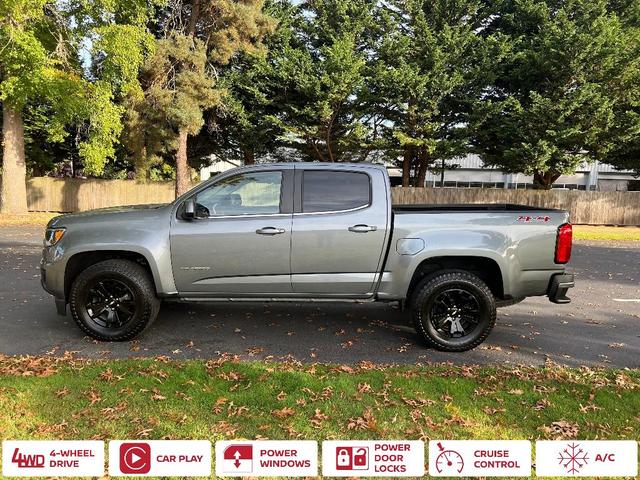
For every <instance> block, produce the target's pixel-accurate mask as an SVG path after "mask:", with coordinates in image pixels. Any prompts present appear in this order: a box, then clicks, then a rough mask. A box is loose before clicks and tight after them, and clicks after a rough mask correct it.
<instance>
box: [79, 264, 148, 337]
mask: <svg viewBox="0 0 640 480" xmlns="http://www.w3.org/2000/svg"><path fill="white" fill-rule="evenodd" d="M69 304H70V307H71V315H72V316H73V319H74V320H75V322H76V323H77V324H78V326H79V327H80V328H81V329H82V330H83V331H84V332H85V333H87V334H88V335H89V336H91V337H93V338H95V339H97V340H103V341H114V342H119V341H125V340H130V339H132V338H133V337H135V336H136V335H138V334H139V333H141V332H142V331H143V330H144V329H145V328H147V327H148V326H149V325H151V323H152V322H153V321H154V320H155V318H156V316H157V315H158V311H159V310H160V300H158V298H157V297H156V295H155V289H154V287H153V283H152V281H151V279H150V278H149V274H148V273H147V271H146V270H145V269H144V268H143V267H142V266H141V265H139V264H137V263H135V262H132V261H130V260H120V259H117V260H106V261H103V262H99V263H96V264H95V265H92V266H90V267H89V268H87V269H86V270H84V271H82V272H81V273H80V275H78V277H77V278H76V280H75V281H74V282H73V285H72V286H71V292H70V295H69Z"/></svg>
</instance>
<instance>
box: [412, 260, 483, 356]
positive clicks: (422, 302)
mask: <svg viewBox="0 0 640 480" xmlns="http://www.w3.org/2000/svg"><path fill="white" fill-rule="evenodd" d="M450 288H455V289H459V290H463V291H466V292H469V293H470V294H471V295H473V297H475V299H476V300H477V302H478V306H479V315H478V316H477V318H478V323H477V326H476V327H475V328H474V330H473V331H472V332H471V333H470V334H468V335H466V336H464V337H461V338H455V339H447V338H444V337H443V335H441V334H440V333H439V332H438V331H437V329H436V328H435V326H434V325H433V324H432V323H431V321H430V319H429V318H428V316H429V313H428V312H427V311H425V308H427V309H428V308H429V304H430V302H433V300H434V299H435V298H436V296H438V295H439V294H440V293H442V292H444V291H446V290H448V289H450ZM411 309H412V312H413V320H414V326H415V329H416V331H417V332H418V334H419V335H420V336H421V337H422V339H423V340H424V341H425V342H426V343H427V345H429V346H431V347H433V348H436V349H437V350H441V351H445V352H464V351H467V350H471V349H473V348H476V347H477V346H478V345H480V344H481V343H482V342H484V341H485V339H486V338H487V337H488V336H489V333H490V332H491V330H492V329H493V327H494V325H495V323H496V304H495V298H494V296H493V294H492V293H491V290H490V289H489V287H487V285H486V283H484V282H483V281H482V280H481V279H480V278H478V277H477V276H476V275H474V274H472V273H469V272H466V271H461V270H445V271H442V272H441V273H438V274H435V275H432V276H430V277H429V278H426V279H424V280H423V281H422V282H421V283H420V284H419V285H418V286H417V287H416V289H415V290H414V294H413V296H412V298H411Z"/></svg>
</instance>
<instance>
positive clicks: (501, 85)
mask: <svg viewBox="0 0 640 480" xmlns="http://www.w3.org/2000/svg"><path fill="white" fill-rule="evenodd" d="M487 4H488V6H487V9H488V12H489V15H487V18H488V19H489V23H488V25H487V27H486V28H485V29H484V30H483V34H492V33H493V32H501V33H502V34H504V35H507V36H508V38H509V41H510V44H511V46H512V50H511V54H510V55H508V56H507V57H505V58H504V59H503V61H501V62H500V63H498V64H496V68H497V70H498V77H497V80H496V82H495V85H494V86H493V87H492V88H491V90H490V91H488V92H486V94H485V95H484V97H483V101H482V103H481V105H480V107H479V108H478V109H477V111H476V115H477V116H476V128H475V139H474V141H475V144H476V146H477V147H478V151H479V152H480V154H481V156H482V158H483V160H484V162H485V163H486V164H488V165H494V166H498V167H500V168H502V169H503V170H505V171H507V172H524V173H526V174H530V175H533V178H534V185H535V186H536V187H537V188H543V189H549V188H551V186H552V184H553V182H555V180H556V179H557V178H558V177H559V176H560V175H562V174H570V173H573V172H575V170H576V168H577V166H578V165H580V163H582V162H585V161H587V162H588V161H592V160H594V159H604V158H606V155H607V152H608V151H609V150H610V149H611V147H612V145H613V143H614V139H615V136H614V135H612V127H613V125H614V124H615V117H616V103H617V102H618V100H617V98H616V96H617V93H616V92H621V91H622V90H624V89H626V88H628V85H627V81H628V73H629V72H630V69H634V68H635V69H637V66H634V65H635V62H636V61H637V57H636V58H635V60H633V61H631V62H630V56H629V53H630V52H629V50H628V45H627V41H628V40H629V36H628V34H627V32H625V29H624V28H623V25H622V23H621V21H620V19H619V17H618V16H617V15H616V14H615V12H612V11H609V10H608V9H607V6H608V5H607V1H606V0H569V1H559V0H501V1H496V2H493V1H492V2H487ZM636 41H637V40H636ZM636 51H637V50H636ZM636 91H637V89H636Z"/></svg>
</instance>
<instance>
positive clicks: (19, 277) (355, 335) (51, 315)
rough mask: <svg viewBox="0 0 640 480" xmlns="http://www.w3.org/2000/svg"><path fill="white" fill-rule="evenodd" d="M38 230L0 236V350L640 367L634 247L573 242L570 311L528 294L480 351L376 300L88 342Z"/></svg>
mask: <svg viewBox="0 0 640 480" xmlns="http://www.w3.org/2000/svg"><path fill="white" fill-rule="evenodd" d="M40 235H41V229H35V228H6V227H5V228H0V332H2V333H1V334H0V352H1V353H5V354H45V353H51V354H56V353H63V352H64V351H76V352H78V354H79V355H82V356H87V357H103V358H116V357H129V356H141V355H144V356H153V355H167V356H170V357H173V358H193V357H204V358H211V357H217V355H218V354H219V353H220V352H230V353H235V354H239V355H242V356H243V357H244V358H247V359H260V358H265V357H267V356H273V357H274V358H281V357H286V356H292V357H294V358H296V359H299V360H302V361H309V362H312V361H318V362H332V363H334V362H335V363H356V362H359V361H362V360H368V361H373V362H384V363H409V364H414V363H417V362H421V363H427V362H443V361H450V362H454V363H480V364H503V363H520V364H541V363H543V362H544V361H545V359H546V358H550V359H551V360H553V361H555V362H558V363H563V364H568V365H608V366H614V367H640V328H639V327H640V303H638V302H637V301H636V302H633V301H627V302H624V301H619V300H625V299H626V300H633V299H636V300H637V299H640V244H639V243H602V242H598V243H578V244H577V245H576V246H575V247H574V256H573V260H572V263H571V265H572V268H573V270H574V272H575V273H576V274H577V282H578V283H577V287H576V288H575V289H573V291H572V292H570V294H571V295H570V296H571V297H572V298H573V302H572V303H571V304H570V305H565V306H559V305H554V304H552V303H550V302H548V301H547V300H546V298H531V299H527V300H526V301H525V302H523V303H521V304H519V305H515V306H512V307H508V308H504V309H500V310H499V313H498V322H497V325H496V328H495V330H494V331H493V333H492V334H491V335H490V336H489V339H488V340H487V342H486V343H485V344H484V345H482V346H481V347H479V348H477V349H475V350H473V351H471V352H466V353H461V354H448V353H441V352H437V351H434V350H430V349H427V348H425V347H424V346H422V345H421V343H420V341H419V339H418V337H417V336H416V334H415V333H414V331H413V329H412V328H411V327H410V326H409V315H408V314H407V313H402V312H400V311H399V310H398V309H397V308H396V307H394V306H391V305H383V304H380V305H378V304H362V305H337V304H261V303H257V304H251V303H231V304H230V303H218V304H164V305H163V307H162V310H161V312H160V316H159V318H158V319H157V320H156V323H155V324H154V325H153V326H152V327H151V329H149V330H147V332H145V334H144V335H142V336H141V337H139V339H138V341H134V342H126V343H120V344H113V343H112V344H109V343H99V342H95V341H93V340H91V339H89V338H88V337H83V335H82V334H81V332H80V330H79V329H78V328H77V327H76V326H75V324H74V323H73V320H72V319H71V318H70V317H60V316H58V315H56V313H55V308H54V305H53V300H52V299H51V297H50V296H48V295H47V294H46V293H45V292H43V291H42V290H41V288H40V283H39V282H40V280H39V271H38V261H39V255H40V241H41V240H40Z"/></svg>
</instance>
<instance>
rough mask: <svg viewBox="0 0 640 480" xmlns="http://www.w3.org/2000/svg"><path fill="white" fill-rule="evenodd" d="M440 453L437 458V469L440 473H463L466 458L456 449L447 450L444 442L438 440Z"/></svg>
mask: <svg viewBox="0 0 640 480" xmlns="http://www.w3.org/2000/svg"><path fill="white" fill-rule="evenodd" d="M438 450H440V453H439V454H438V457H437V458H436V470H437V471H438V473H462V469H463V468H464V459H463V458H462V455H460V454H459V453H458V452H456V451H455V450H445V448H444V447H443V446H442V443H440V442H438Z"/></svg>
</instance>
